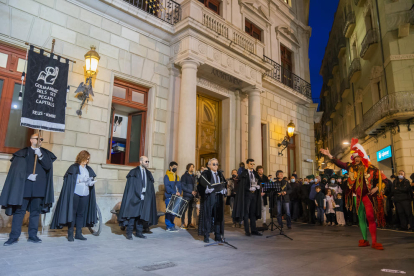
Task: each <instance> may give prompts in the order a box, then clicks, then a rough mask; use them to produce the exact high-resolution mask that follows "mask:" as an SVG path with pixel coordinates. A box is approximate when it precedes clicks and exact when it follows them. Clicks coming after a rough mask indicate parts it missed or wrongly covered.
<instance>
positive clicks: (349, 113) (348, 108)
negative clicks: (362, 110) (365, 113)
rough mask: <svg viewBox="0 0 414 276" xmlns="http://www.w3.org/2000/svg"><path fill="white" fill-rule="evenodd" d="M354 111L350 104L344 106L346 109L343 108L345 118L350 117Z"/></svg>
mask: <svg viewBox="0 0 414 276" xmlns="http://www.w3.org/2000/svg"><path fill="white" fill-rule="evenodd" d="M353 110H354V106H353V105H352V104H350V103H348V104H347V105H346V108H345V113H346V115H347V116H351V115H352V111H353Z"/></svg>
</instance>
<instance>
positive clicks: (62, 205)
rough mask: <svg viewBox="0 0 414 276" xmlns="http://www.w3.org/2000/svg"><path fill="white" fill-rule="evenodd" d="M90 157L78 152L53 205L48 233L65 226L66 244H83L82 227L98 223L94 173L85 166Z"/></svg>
mask: <svg viewBox="0 0 414 276" xmlns="http://www.w3.org/2000/svg"><path fill="white" fill-rule="evenodd" d="M90 158H91V155H90V153H89V152H87V151H86V150H83V151H81V152H79V154H78V156H77V157H76V161H75V164H73V165H71V166H70V167H69V169H68V170H67V171H66V173H65V176H64V178H63V186H62V191H61V192H60V196H59V200H58V202H57V204H56V210H55V214H54V216H53V219H52V224H51V225H50V229H61V228H63V227H64V226H68V241H69V242H73V241H74V238H73V231H74V227H75V225H76V235H75V239H77V240H82V241H86V240H87V239H86V238H85V237H84V236H83V235H82V227H92V226H93V225H94V224H95V223H96V222H97V215H96V197H95V185H94V184H95V182H96V181H94V178H95V177H96V174H95V172H94V171H93V170H92V168H91V167H89V166H88V163H89V160H90Z"/></svg>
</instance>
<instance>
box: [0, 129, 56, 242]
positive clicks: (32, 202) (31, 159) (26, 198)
mask: <svg viewBox="0 0 414 276" xmlns="http://www.w3.org/2000/svg"><path fill="white" fill-rule="evenodd" d="M42 140H43V139H42V138H41V137H40V136H39V134H33V135H32V136H31V137H30V143H31V146H30V147H26V148H23V149H21V150H19V151H17V152H15V153H14V154H13V157H12V159H11V160H10V161H11V166H10V170H9V172H8V174H7V178H6V182H5V183H4V187H3V190H2V193H1V196H0V205H1V206H2V209H6V215H7V216H12V215H13V222H12V229H11V232H10V235H9V239H8V240H7V241H6V242H5V243H4V246H10V245H13V244H15V243H17V242H18V239H19V237H20V234H21V232H22V224H23V219H24V215H25V214H26V211H30V218H29V238H28V240H27V241H28V242H32V243H41V242H42V240H41V239H39V237H38V236H37V231H38V227H39V216H40V214H41V213H42V214H45V213H49V212H50V208H51V207H52V204H53V202H54V192H53V162H54V161H55V160H56V156H55V155H54V154H53V153H52V152H50V151H48V150H47V149H45V148H42V147H40V146H41V144H42Z"/></svg>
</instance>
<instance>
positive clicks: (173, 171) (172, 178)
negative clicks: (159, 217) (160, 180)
mask: <svg viewBox="0 0 414 276" xmlns="http://www.w3.org/2000/svg"><path fill="white" fill-rule="evenodd" d="M177 168H178V164H177V162H174V161H172V162H170V169H169V170H168V171H166V172H165V176H164V187H165V192H164V196H165V208H167V207H168V204H169V203H170V200H171V196H172V195H177V196H180V195H181V192H182V189H181V182H180V178H179V177H178V176H177ZM174 219H175V216H174V215H173V214H170V213H165V225H166V227H167V229H166V231H168V232H177V231H178V229H177V228H175V224H174Z"/></svg>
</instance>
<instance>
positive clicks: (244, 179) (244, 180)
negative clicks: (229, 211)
mask: <svg viewBox="0 0 414 276" xmlns="http://www.w3.org/2000/svg"><path fill="white" fill-rule="evenodd" d="M253 175H254V177H255V178H256V179H259V174H258V173H257V172H256V171H255V170H253ZM246 187H250V177H249V171H248V170H247V169H245V170H244V171H243V172H242V173H241V174H240V175H239V185H238V187H237V191H236V198H235V199H234V206H233V218H234V219H235V220H236V221H242V220H243V218H244V215H245V214H244V212H245V207H244V197H245V193H246ZM260 193H261V191H260V189H259V190H256V191H255V192H254V196H255V197H256V212H255V216H256V219H261V218H262V199H261V195H260Z"/></svg>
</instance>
